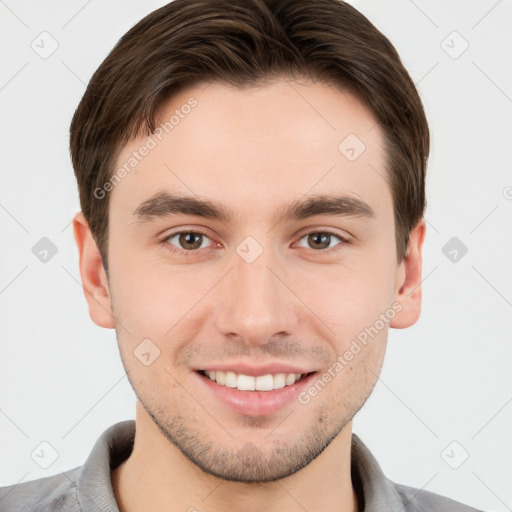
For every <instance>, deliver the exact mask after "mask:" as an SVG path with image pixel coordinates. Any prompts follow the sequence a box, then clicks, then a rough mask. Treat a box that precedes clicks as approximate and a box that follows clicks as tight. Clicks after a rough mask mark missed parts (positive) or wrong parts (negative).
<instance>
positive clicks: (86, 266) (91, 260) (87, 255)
mask: <svg viewBox="0 0 512 512" xmlns="http://www.w3.org/2000/svg"><path fill="white" fill-rule="evenodd" d="M73 232H74V236H75V242H76V245H77V248H78V254H79V266H80V277H81V279H82V288H83V291H84V295H85V299H86V301H87V304H88V306H89V315H90V316H91V319H92V321H93V322H94V323H95V324H97V325H99V326H100V327H105V328H107V329H112V328H114V327H115V322H114V317H113V315H112V305H111V298H110V291H109V287H108V280H107V276H106V274H105V269H104V268H103V262H102V260H101V255H100V252H99V250H98V246H97V244H96V241H95V240H94V237H93V236H92V233H91V230H90V228H89V224H88V222H87V220H86V219H85V217H84V215H83V213H81V212H80V213H77V214H76V215H75V217H74V219H73Z"/></svg>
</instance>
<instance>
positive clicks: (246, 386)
mask: <svg viewBox="0 0 512 512" xmlns="http://www.w3.org/2000/svg"><path fill="white" fill-rule="evenodd" d="M255 380H256V379H255V378H254V377H252V376H251V375H242V374H239V375H238V379H237V381H236V387H237V388H238V389H240V390H242V391H254V387H255V384H256V383H255Z"/></svg>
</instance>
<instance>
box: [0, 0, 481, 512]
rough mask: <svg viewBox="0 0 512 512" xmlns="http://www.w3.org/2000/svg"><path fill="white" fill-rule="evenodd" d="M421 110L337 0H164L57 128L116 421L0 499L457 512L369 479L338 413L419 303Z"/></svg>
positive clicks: (376, 36)
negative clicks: (127, 402) (129, 398)
mask: <svg viewBox="0 0 512 512" xmlns="http://www.w3.org/2000/svg"><path fill="white" fill-rule="evenodd" d="M428 151H429V132H428V125H427V121H426V119H425V114H424V112H423V107H422V104H421V100H420V98H419V96H418V93H417V91H416V89H415V87H414V83H413V82H412V80H411V78H410V77H409V75H408V73H407V72H406V70H405V69H404V67H403V65H402V64H401V62H400V59H399V57H398V55H397V53H396V51H395V50H394V48H393V46H392V45H391V44H390V43H389V41H388V40H387V39H386V38H385V37H384V36H383V35H382V34H381V33H380V32H379V31H378V30H377V29H376V28H375V27H374V26H373V25H372V24H371V23H370V22H369V21H368V20H367V19H366V18H365V17H364V16H362V15H361V14H360V13H359V12H357V11H356V10H355V9H354V8H353V7H351V6H350V5H348V4H345V3H343V2H340V1H338V0H314V1H313V0H309V1H307V2H302V1H301V2H298V1H296V0H294V1H292V0H259V1H257V0H252V1H248V0H245V1H244V0H237V1H230V2H227V1H220V0H208V1H204V0H202V1H200V0H176V1H175V2H172V3H171V4H169V5H167V6H165V7H163V8H161V9H159V10H157V11H155V12H153V13H152V14H150V15H149V16H147V17H146V18H144V19H143V20H142V21H141V22H139V23H138V24H137V25H136V26H135V27H133V28H132V29H131V30H130V31H129V32H128V33H127V34H126V35H125V36H124V37H123V38H122V39H121V40H120V42H119V43H118V45H117V46H116V47H115V48H114V50H113V51H112V52H111V54H110V55H109V56H108V57H107V59H106V60H105V61H104V62H103V63H102V64H101V66H100V67H99V69H98V70H97V72H96V73H95V74H94V76H93V77H92V79H91V81H90V83H89V86H88V88H87V91H86V93H85V95H84V97H83V99H82V101H81V103H80V105H79V107H78V109H77V111H76V113H75V115H74V118H73V122H72V125H71V155H72V160H73V165H74V169H75V174H76V177H77V181H78V186H79V193H80V201H81V207H82V212H81V213H80V214H78V215H77V216H76V217H75V219H74V223H73V225H74V233H75V239H76V242H77V246H78V250H79V255H80V273H81V278H82V283H83V288H84V293H85V297H86V300H87V303H88V305H89V312H90V315H91V318H92V319H93V321H94V322H95V323H96V324H98V325H99V326H102V327H105V328H115V330H116V334H117V339H118V344H119V350H120V354H121V357H122V361H123V364H124V367H125V369H126V372H127V375H128V378H129V380H130V383H131V384H132V386H133V389H134V391H135V393H136V394H137V397H138V402H137V409H136V421H135V422H131V421H130V422H122V423H119V424H117V425H114V426H112V427H111V428H110V429H108V430H107V431H106V432H105V433H104V434H103V435H102V437H101V438H100V439H99V440H98V442H97V444H96V445H95V447H94V449H93V451H92V452H91V454H90V456H89V458H88V459H87V461H86V462H85V464H84V466H82V467H80V468H76V469H75V470H73V471H72V472H68V473H67V474H66V475H64V474H61V475H56V476H53V477H49V478H45V479H40V480H36V481H33V482H28V483H23V484H20V485H17V486H12V487H8V488H4V489H2V490H1V491H0V510H2V511H3V510H5V511H7V510H9V511H11V510H62V511H64V510H66V511H73V510H83V511H94V510H106V511H116V510H120V511H121V512H132V511H141V512H145V511H155V510H166V511H171V512H174V511H185V510H188V511H195V510H197V511H202V510H208V511H212V512H215V511H221V510H248V511H253V510H254V511H256V510H265V511H271V512H273V511H286V512H290V511H295V510H308V511H316V510H327V511H344V512H355V511H363V510H364V511H367V512H368V511H369V512H372V511H397V512H398V511H402V510H404V511H413V510H414V511H434V510H435V511H437V510H443V511H453V512H455V511H457V512H464V511H471V510H475V509H473V508H470V507H468V506H466V505H463V504H460V503H457V502H455V501H453V500H450V499H448V498H444V497H441V496H439V495H435V494H432V493H430V492H427V491H421V492H420V491H419V490H418V489H412V488H409V487H406V486H402V485H398V484H395V483H393V482H391V481H390V480H388V479H387V478H386V477H385V476H384V475H383V473H382V471H381V470H380V468H379V466H378V464H377V462H376V460H375V459H374V458H373V456H372V455H371V453H370V452H369V450H368V449H367V448H366V447H365V445H364V444H363V442H362V441H361V440H360V439H359V438H358V437H357V436H356V435H355V434H353V433H352V419H353V417H354V415H355V414H356V413H357V411H359V409H360V408H361V407H362V405H363V404H364V402H365V401H366V399H367V398H368V396H369V395H370V393H371V391H372V389H373V387H374V385H375V382H376V380H377V377H378V375H379V372H380V369H381V366H382V363H383V358H384V354H385V349H386V341H387V335H388V330H389V327H394V328H405V327H408V326H410V325H413V324H414V323H415V322H416V320H417V319H418V317H419V314H420V306H421V267H422V246H423V240H424V235H425V222H424V220H423V212H424V208H425V192H424V189H425V171H426V163H427V157H428Z"/></svg>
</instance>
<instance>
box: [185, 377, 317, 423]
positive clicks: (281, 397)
mask: <svg viewBox="0 0 512 512" xmlns="http://www.w3.org/2000/svg"><path fill="white" fill-rule="evenodd" d="M194 373H195V374H196V375H197V376H198V377H199V378H200V379H201V381H202V382H203V383H204V384H205V385H206V387H207V388H208V389H209V390H211V392H212V393H213V395H214V396H215V397H216V398H217V399H218V400H220V401H221V402H222V403H224V404H225V405H226V406H228V407H229V408H230V409H232V410H233V411H234V412H236V413H238V414H245V415H247V416H266V415H268V414H274V413H275V412H277V411H279V410H281V409H282V408H283V407H285V406H287V405H288V404H290V403H291V402H293V401H294V400H296V399H297V395H298V394H299V393H300V392H301V391H302V390H303V389H304V388H306V387H307V386H309V385H310V383H311V381H312V380H313V378H314V376H315V373H311V374H309V375H308V376H307V377H304V378H303V379H301V380H299V381H298V382H296V383H295V384H292V385H291V386H285V387H284V388H280V389H273V390H272V391H240V390H239V389H237V388H230V387H228V386H223V385H221V384H217V383H216V382H215V381H213V380H211V379H210V378H208V377H206V376H205V375H202V374H201V373H199V372H197V371H196V372H194Z"/></svg>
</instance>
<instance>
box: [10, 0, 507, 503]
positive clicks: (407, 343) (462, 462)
mask: <svg viewBox="0 0 512 512" xmlns="http://www.w3.org/2000/svg"><path fill="white" fill-rule="evenodd" d="M164 3H165V2H164V1H156V0H152V1H145V2H142V1H135V0H130V1H127V0H108V1H105V0H104V1H101V2H100V1H99V0H89V1H83V0H73V1H67V2H58V1H43V2H41V1H35V0H31V1H17V2H15V1H14V0H2V1H0V43H1V52H2V54H1V62H2V66H1V69H0V109H1V116H2V125H1V126H2V132H1V135H2V137H1V147H0V150H1V153H0V154H1V158H2V173H1V189H0V190H1V195H0V222H1V230H2V244H1V246H0V247H1V254H0V258H1V260H0V269H1V274H0V315H1V318H0V320H1V321H0V336H1V338H0V340H1V344H0V485H8V484H14V483H17V482H20V481H28V480H32V479H35V478H40V477H43V476H49V475H52V474H56V473H58V472H61V471H64V470H67V469H70V468H72V467H75V466H78V465H81V464H83V462H84V460H85V458H86V457H87V455H88V454H89V452H90V450H91V448H92V446H93V444H94V442H95V440H96V439H97V437H98V436H99V435H100V434H101V433H102V432H103V431H104V430H105V429H106V428H107V427H109V426H110V425H112V424H113V423H115V422H117V421H120V420H124V419H130V418H133V417H134V407H135V398H134V394H133V392H132V390H131V388H130V386H129V383H128V381H127V379H126V377H125V374H124V371H123V367H122V365H121V362H120V358H119V355H118V351H117V344H116V340H115V334H114V331H111V330H103V329H101V328H99V327H97V326H96V325H95V324H93V323H92V321H91V320H90V318H89V316H88V312H87V308H86V302H85V299H84V297H83V293H82V289H81V285H80V278H79V271H78V258H77V251H76V248H75V246H74V240H73V234H72V229H71V226H70V221H71V218H72V215H73V214H74V213H75V212H76V211H78V210H79V203H78V195H77V189H76V182H75V178H74V175H73V170H72V167H71V163H70V159H69V156H68V129H69V123H70V120H71V116H72V114H73V112H74V109H75V108H76V106H77V104H78V102H79V100H80V98H81V96H82V94H83V93H84V90H85V84H86V83H87V81H88V80H89V78H90V77H91V75H92V73H93V72H94V70H95V69H96V68H97V67H98V65H99V64H100V63H101V61H102V60H103V59H104V58H105V57H106V55H107V53H108V51H109V50H110V49H111V48H112V47H113V45H114V44H115V43H116V42H117V40H118V39H119V37H120V36H121V35H122V34H123V33H124V32H125V31H126V30H128V29H129V28H130V27H131V26H132V25H133V24H134V23H136V22H137V21H138V20H139V19H140V18H141V17H143V16H144V15H146V14H148V13H149V12H150V11H152V10H153V9H155V8H157V7H159V6H161V5H163V4H164ZM353 3H354V5H355V6H356V7H357V8H358V9H360V10H361V11H362V12H363V13H364V14H365V15H366V16H368V17H369V18H370V20H371V21H372V22H373V23H374V24H375V25H376V26H377V27H378V28H379V29H380V30H381V31H382V32H384V34H386V35H387V36H388V37H389V39H390V40H391V42H392V43H393V44H394V45H395V46H396V48H397V49H398V51H399V53H400V55H401V56H402V59H403V61H404V63H405V65H406V67H407V69H408V70H409V72H410V74H411V76H412V77H413V79H414V81H415V82H416V83H417V84H418V88H419V90H420V93H421V96H422V98H423V101H424V104H425V109H426V113H427V117H428V119H429V123H430V127H431V132H432V152H431V158H430V162H429V170H428V187H427V191H428V209H427V214H426V219H427V221H428V232H427V239H426V245H425V262H424V283H423V286H424V307H423V313H422V317H421V320H420V321H419V322H418V323H417V324H416V325H415V326H414V327H412V328H410V329H407V330H403V331H396V330H392V331H391V333H390V341H389V345H388V353H387V356H386V361H385V364H384V368H383V371H382V374H381V377H380V380H379V381H378V384H377V386H376V388H375V390H374V392H373V394H372V396H371V397H370V399H369V400H368V402H367V403H366V405H365V406H364V408H363V410H362V411H361V412H360V413H359V415H358V416H357V417H356V419H355V421H354V432H356V433H357V434H358V435H359V436H360V437H361V438H362V439H363V440H364V441H365V443H366V444H367V445H368V446H369V448H370V449H371V450H372V451H373V453H374V455H375V456H376V458H377V460H378V461H379V462H380V464H381V466H382V468H383V470H384V472H385V473H386V474H387V475H388V477H390V478H391V479H393V480H395V481H398V482H400V483H404V484H407V485H410V486H414V487H418V488H420V489H427V490H430V491H433V492H438V493H440V494H444V495H446V496H449V497H452V498H453V499H456V500H459V501H462V502H465V503H469V504H471V505H473V506H475V507H478V508H481V509H484V510H495V511H506V510H512V508H511V507H512V491H511V487H510V478H511V473H512V471H511V469H512V462H511V461H512V440H511V437H510V432H511V431H512V428H511V427H512V403H511V402H512V383H511V379H510V361H511V355H512V354H511V352H512V350H511V344H510V339H511V336H510V335H511V322H510V312H511V308H512V291H511V290H512V286H511V267H510V261H511V252H512V251H511V245H512V244H511V233H512V230H511V215H510V213H511V211H510V210H511V208H512V201H511V197H512V195H511V192H512V189H511V186H512V176H511V174H510V169H511V164H512V162H511V160H512V158H511V154H510V144H511V143H510V141H511V140H512V129H511V113H512V72H511V67H510V62H511V53H512V41H511V39H512V36H511V34H512V30H511V13H512V2H511V1H510V0H501V1H496V0H480V1H467V0H457V1H450V2H446V1H441V0H429V1H426V0H423V1H422V0H416V1H414V2H413V1H412V0H393V1H387V2H382V1H379V0H371V1H370V0H360V1H354V2H353ZM42 32H47V33H48V34H49V35H50V36H48V35H43V36H40V34H41V33H42ZM41 37H44V38H46V39H45V48H46V51H50V50H51V49H52V45H55V44H58V48H56V50H55V51H54V53H52V54H51V55H49V56H46V55H45V57H47V58H42V57H41V56H40V54H38V53H37V52H36V51H34V49H33V48H32V46H34V45H35V43H34V44H32V41H34V40H35V41H36V43H37V41H40V40H41V39H40V38H41ZM38 38H39V39H38ZM53 41H56V43H54V42H53ZM31 44H32V46H31ZM39 44H40V43H39ZM466 46H467V48H466ZM39 51H40V52H41V51H42V50H39ZM43 237H47V238H49V239H50V240H51V242H52V243H53V244H54V245H55V248H56V250H57V252H56V254H55V255H53V256H52V257H51V258H50V259H49V261H47V262H46V263H43V262H41V261H40V260H39V259H38V258H37V257H36V256H35V255H34V253H33V252H32V248H33V247H34V245H35V244H36V243H38V241H39V240H40V239H41V238H43ZM453 237H456V238H457V239H458V240H456V241H452V242H450V243H451V244H458V245H456V246H452V245H448V246H446V244H447V243H449V241H450V240H451V239H452V238H453ZM461 244H464V246H465V247H466V248H467V253H466V254H464V255H463V256H461V255H462V252H463V251H461V248H462V247H463V246H462V245H461ZM454 247H455V250H457V251H458V252H457V260H456V261H452V260H453V258H454V253H453V250H454ZM443 248H444V249H443ZM445 253H446V254H447V255H445ZM42 442H45V443H49V444H50V445H51V447H53V448H49V447H48V445H46V444H44V445H41V443H42ZM41 449H43V450H45V453H46V463H47V464H48V463H49V462H52V460H53V459H52V454H53V452H52V449H54V450H55V460H54V461H53V463H52V464H51V465H50V466H49V467H48V468H46V469H43V468H41V467H40V466H39V465H38V463H37V462H36V460H37V457H35V456H34V457H32V456H31V454H33V453H34V450H35V453H39V452H40V450H41ZM466 457H467V459H466ZM456 466H458V467H457V469H454V467H456Z"/></svg>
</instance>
